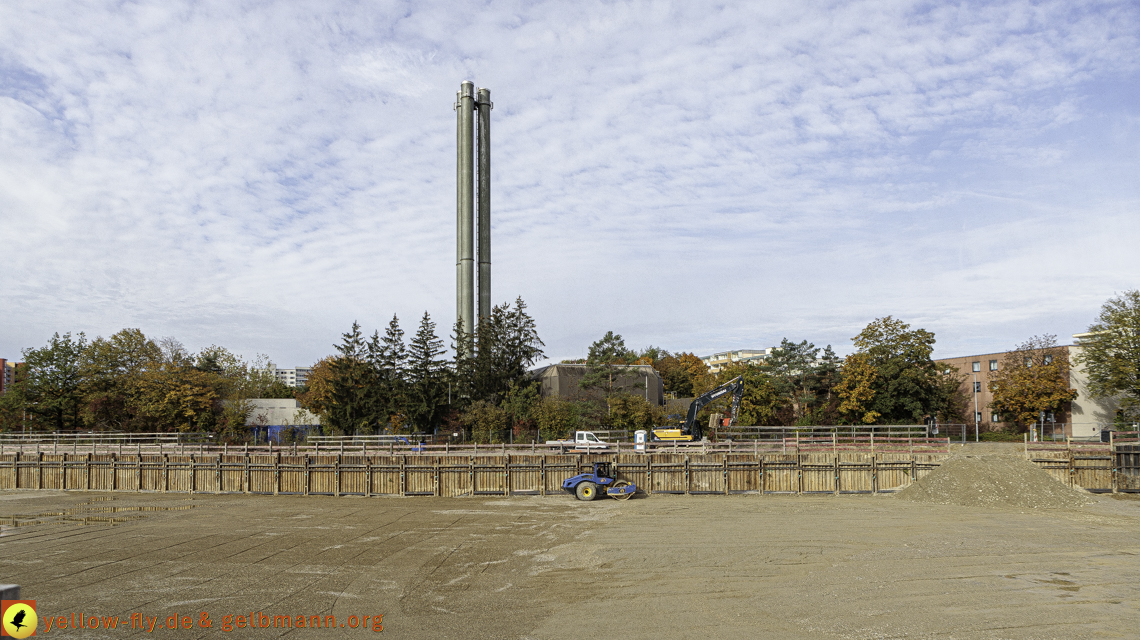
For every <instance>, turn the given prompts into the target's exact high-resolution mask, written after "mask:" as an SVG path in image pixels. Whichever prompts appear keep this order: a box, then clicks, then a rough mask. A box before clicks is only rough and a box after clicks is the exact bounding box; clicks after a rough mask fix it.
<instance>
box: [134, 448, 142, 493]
mask: <svg viewBox="0 0 1140 640" xmlns="http://www.w3.org/2000/svg"><path fill="white" fill-rule="evenodd" d="M135 475H136V480H138V481H139V486H138V489H137V490H138V491H142V443H141V442H140V443H139V452H138V453H137V454H136V455H135Z"/></svg>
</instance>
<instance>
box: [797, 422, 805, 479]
mask: <svg viewBox="0 0 1140 640" xmlns="http://www.w3.org/2000/svg"><path fill="white" fill-rule="evenodd" d="M803 492H804V456H803V454H802V453H800V434H799V432H796V493H803Z"/></svg>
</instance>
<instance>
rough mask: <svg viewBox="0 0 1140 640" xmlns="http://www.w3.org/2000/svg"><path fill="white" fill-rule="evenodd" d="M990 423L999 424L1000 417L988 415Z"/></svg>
mask: <svg viewBox="0 0 1140 640" xmlns="http://www.w3.org/2000/svg"><path fill="white" fill-rule="evenodd" d="M990 422H1001V416H999V415H998V414H996V413H994V414H991V415H990Z"/></svg>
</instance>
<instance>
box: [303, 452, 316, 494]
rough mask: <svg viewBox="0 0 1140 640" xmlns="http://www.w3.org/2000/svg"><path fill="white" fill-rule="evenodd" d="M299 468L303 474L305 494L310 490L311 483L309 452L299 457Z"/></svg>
mask: <svg viewBox="0 0 1140 640" xmlns="http://www.w3.org/2000/svg"><path fill="white" fill-rule="evenodd" d="M301 470H302V471H303V472H304V474H305V477H304V479H303V481H304V483H305V495H309V492H310V491H312V488H313V483H312V480H310V478H309V454H307V453H306V454H305V456H304V457H303V458H301Z"/></svg>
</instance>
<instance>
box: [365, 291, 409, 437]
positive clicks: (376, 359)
mask: <svg viewBox="0 0 1140 640" xmlns="http://www.w3.org/2000/svg"><path fill="white" fill-rule="evenodd" d="M368 361H369V363H370V364H371V365H372V368H373V370H374V371H375V384H376V389H375V392H374V395H375V400H374V403H375V405H376V411H377V412H378V413H379V416H378V417H379V420H380V422H381V423H382V425H383V427H384V428H386V429H387V428H391V427H392V426H397V427H398V426H400V424H399V421H398V420H397V421H396V422H395V423H394V422H393V418H395V417H396V416H400V415H403V414H404V405H405V404H406V402H407V400H406V396H407V384H406V381H405V378H406V377H407V367H408V352H407V348H406V347H405V345H404V330H403V329H401V328H400V319H399V318H397V317H396V315H395V314H393V315H392V320H391V321H389V322H388V328H387V329H385V330H384V337H383V338H379V339H378V336H377V334H375V333H374V334H372V340H371V341H370V342H369V343H368Z"/></svg>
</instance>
